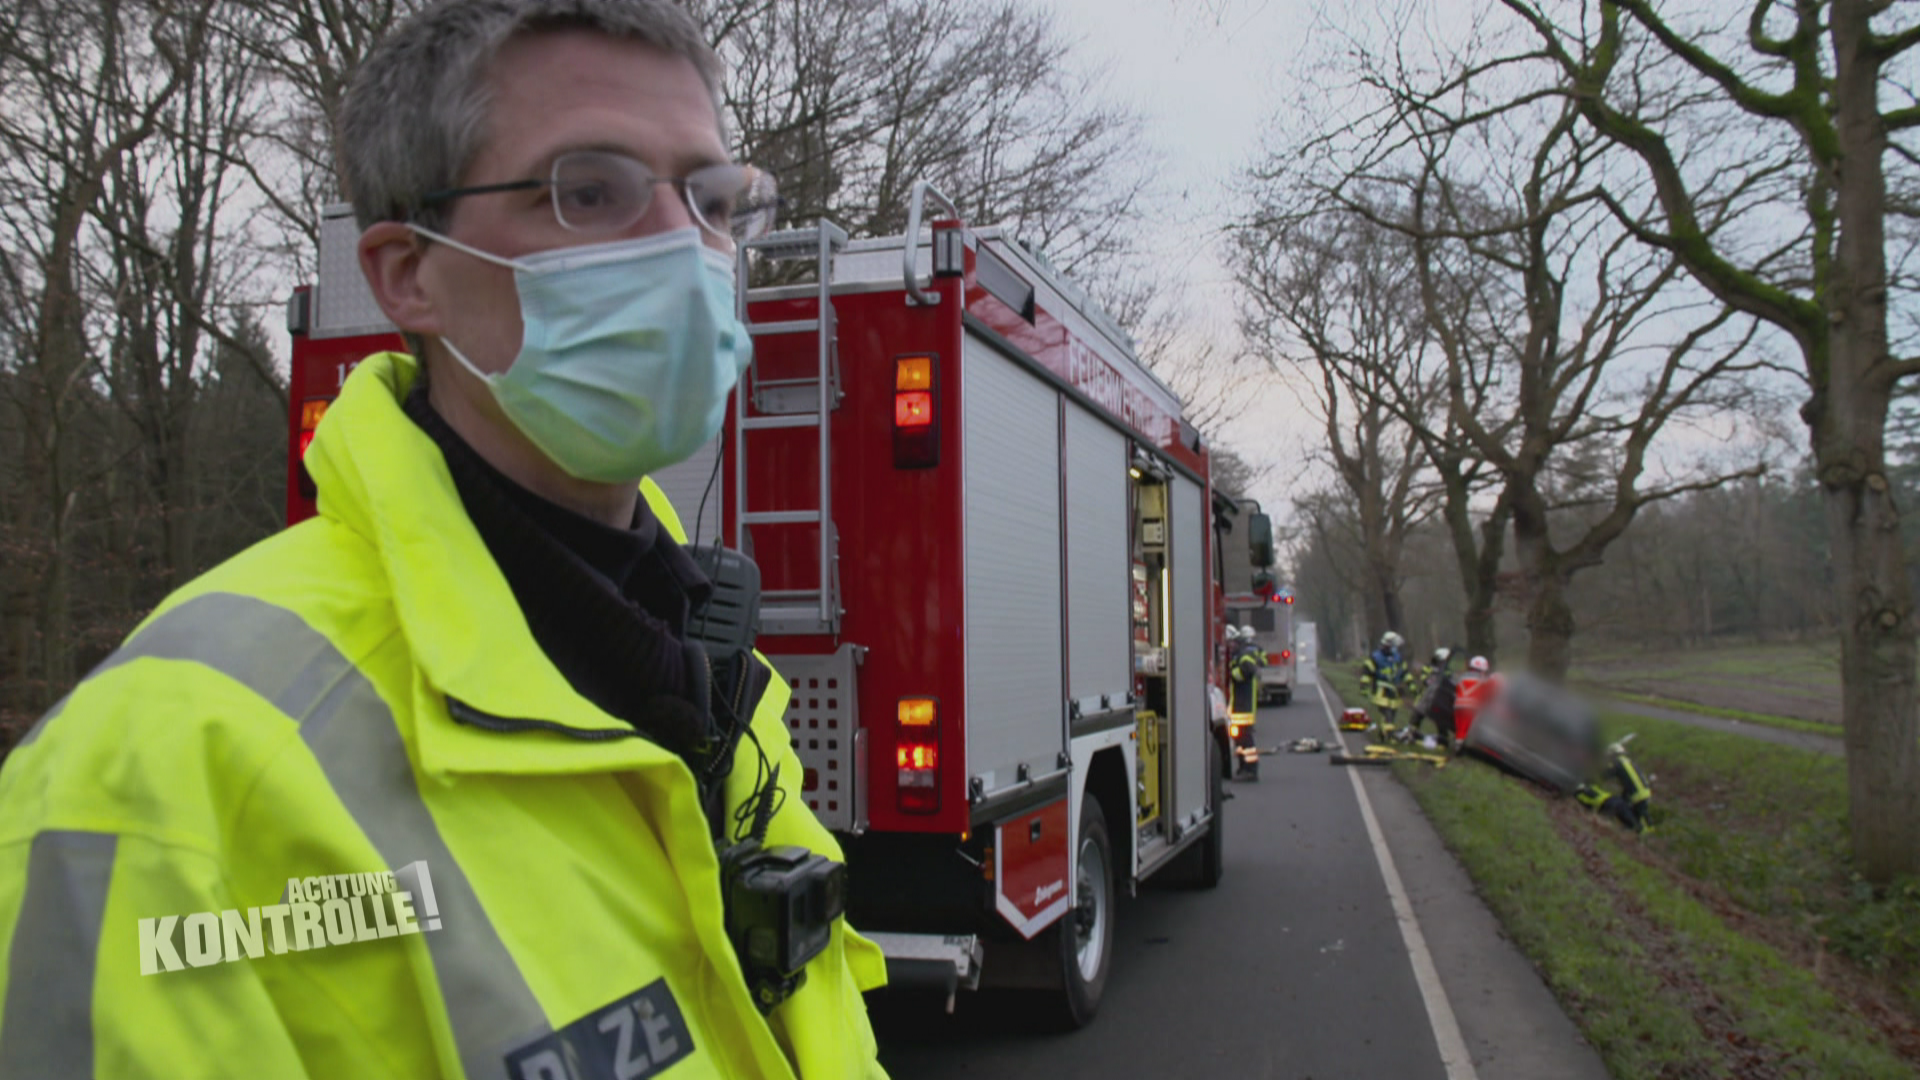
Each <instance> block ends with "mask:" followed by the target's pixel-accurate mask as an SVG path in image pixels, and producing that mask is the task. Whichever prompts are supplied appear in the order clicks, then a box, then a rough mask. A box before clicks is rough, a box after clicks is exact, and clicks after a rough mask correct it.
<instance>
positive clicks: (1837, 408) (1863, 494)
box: [1802, 0, 1920, 883]
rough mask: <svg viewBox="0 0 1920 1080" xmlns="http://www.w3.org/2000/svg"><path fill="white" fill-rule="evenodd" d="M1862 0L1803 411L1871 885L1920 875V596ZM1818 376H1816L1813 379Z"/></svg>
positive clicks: (1844, 25) (1845, 57)
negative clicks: (1890, 411)
mask: <svg viewBox="0 0 1920 1080" xmlns="http://www.w3.org/2000/svg"><path fill="white" fill-rule="evenodd" d="M1870 13H1871V6H1870V5H1869V4H1867V3H1866V2H1865V0H1844V2H1840V3H1836V4H1834V6H1833V9H1832V15H1831V18H1832V23H1831V25H1832V33H1833V42H1834V59H1835V70H1834V84H1833V96H1834V97H1833V100H1834V120H1835V126H1836V128H1837V129H1838V134H1839V137H1840V154H1839V155H1838V160H1839V165H1838V166H1837V167H1836V169H1835V177H1834V183H1835V191H1836V196H1837V197H1836V199H1835V206H1836V208H1837V210H1838V217H1839V219H1840V220H1839V223H1838V224H1839V230H1838V232H1839V238H1838V242H1837V250H1836V258H1835V260H1834V269H1833V275H1834V287H1833V288H1831V289H1829V290H1828V294H1827V297H1826V302H1827V310H1828V324H1829V326H1830V328H1831V332H1830V335H1829V337H1828V343H1829V354H1828V356H1827V357H1826V358H1825V360H1826V367H1827V371H1826V375H1827V377H1826V378H1825V379H1824V380H1817V381H1816V383H1815V386H1816V391H1815V393H1814V396H1813V397H1812V399H1811V400H1809V401H1808V402H1807V404H1806V406H1805V408H1804V409H1803V410H1802V416H1803V417H1804V418H1805V420H1806V421H1807V423H1808V425H1809V427H1810V428H1811V429H1812V435H1813V449H1814V461H1815V463H1816V465H1817V467H1818V469H1819V479H1820V486H1821V490H1822V492H1823V493H1824V496H1825V502H1826V511H1827V527H1828V530H1829V533H1830V534H1831V538H1832V546H1833V565H1834V568H1835V572H1836V576H1837V577H1838V578H1839V605H1838V609H1837V610H1836V612H1835V615H1836V616H1837V620H1838V622H1839V624H1840V676H1841V685H1842V697H1841V701H1842V713H1841V716H1842V722H1843V724H1844V727H1845V735H1846V746H1847V786H1848V817H1849V822H1850V825H1851V832H1852V837H1853V855H1854V860H1855V862H1856V864H1857V865H1858V867H1859V869H1860V871H1861V873H1862V874H1864V875H1865V876H1866V877H1867V879H1868V880H1871V881H1875V882H1882V883H1884V882H1888V881H1891V880H1892V879H1893V878H1894V877H1895V876H1897V875H1900V874H1907V873H1914V872H1920V747H1917V746H1916V739H1920V713H1917V712H1916V708H1920V699H1917V698H1916V685H1915V683H1916V679H1915V670H1914V665H1915V661H1916V654H1915V627H1914V611H1913V590H1912V587H1911V583H1910V581H1909V579H1908V576H1907V567H1906V561H1905V545H1904V544H1903V543H1902V540H1901V535H1900V511H1899V507H1898V506H1897V505H1896V504H1895V502H1894V498H1893V490H1892V485H1891V484H1890V483H1889V482H1888V480H1887V475H1886V452H1885V435H1886V416H1887V405H1888V400H1889V398H1890V397H1891V393H1892V389H1893V387H1892V381H1891V379H1889V378H1886V377H1885V376H1884V369H1883V365H1885V364H1886V363H1887V360H1888V337H1887V279H1886V256H1885V251H1886V247H1885V244H1886V234H1885V222H1884V217H1885V213H1886V177H1885V174H1884V173H1883V171H1882V166H1881V161H1882V158H1883V155H1884V154H1885V153H1886V129H1885V126H1884V121H1883V120H1882V118H1881V116H1880V112H1879V103H1878V90H1879V78H1880V60H1879V59H1878V58H1876V57H1875V56H1873V55H1872V50H1871V46H1870V41H1871V31H1870V28H1869V26H1868V19H1869V16H1870ZM1816 374H1818V370H1817V368H1816Z"/></svg>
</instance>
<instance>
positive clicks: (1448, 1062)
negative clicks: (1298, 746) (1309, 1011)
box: [1318, 683, 1479, 1080]
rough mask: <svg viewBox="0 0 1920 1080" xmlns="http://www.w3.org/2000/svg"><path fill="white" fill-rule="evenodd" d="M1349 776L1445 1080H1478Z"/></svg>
mask: <svg viewBox="0 0 1920 1080" xmlns="http://www.w3.org/2000/svg"><path fill="white" fill-rule="evenodd" d="M1318 689H1319V691H1320V704H1321V705H1322V706H1323V707H1325V709H1326V710H1327V726H1328V727H1330V728H1332V729H1333V742H1334V747H1335V748H1336V750H1337V751H1339V752H1344V750H1345V749H1346V740H1345V739H1343V738H1341V732H1340V722H1339V720H1337V719H1336V718H1335V717H1334V715H1333V702H1331V701H1329V700H1327V688H1326V685H1325V684H1324V683H1322V684H1320V685H1319V687H1318ZM1347 779H1349V780H1351V781H1353V796H1354V798H1356V799H1358V800H1360V818H1361V820H1362V821H1365V822H1366V823H1367V839H1369V840H1371V841H1373V855H1374V858H1375V859H1377V860H1378V861H1379V863H1380V876H1381V877H1382V878H1385V879H1386V882H1387V896H1388V897H1389V898H1391V899H1392V901H1393V916H1394V919H1395V920H1396V921H1397V922H1399V924H1400V939H1401V941H1403V942H1405V944H1406V946H1407V959H1409V960H1411V961H1412V962H1413V981H1414V982H1415V983H1417V984H1418V985H1419V987H1420V999H1421V1000H1422V1001H1424V1002H1425V1003H1426V1006H1427V1022H1428V1023H1429V1024H1430V1025H1432V1027H1433V1041H1434V1042H1435V1043H1438V1044H1439V1046H1440V1064H1441V1065H1443V1066H1445V1067H1446V1070H1447V1080H1479V1074H1477V1073H1475V1072H1474V1071H1473V1058H1472V1057H1470V1056H1468V1054H1467V1041H1466V1039H1464V1038H1462V1037H1461V1035H1460V1022H1459V1021H1458V1020H1457V1019H1455V1018H1454V1015H1453V1005H1452V1003H1450V1002H1449V1001H1448V1000H1447V991H1446V988H1445V987H1444V986H1441V985H1440V972H1439V971H1438V969H1436V968H1435V967H1434V966H1433V954H1432V953H1430V952H1428V951H1427V938H1426V935H1425V934H1422V933H1421V932H1420V920H1419V919H1418V918H1416V917H1415V916H1414V914H1413V904H1411V903H1410V902H1408V900H1407V890H1406V889H1405V888H1404V887H1403V886H1402V885H1401V884H1400V871H1398V870H1396V869H1394V865H1393V852H1391V851H1388V850H1387V838H1386V837H1385V836H1383V835H1382V834H1381V832H1380V822H1379V821H1378V820H1377V819H1375V818H1374V816H1373V803H1372V802H1371V801H1369V800H1368V798H1367V789H1366V787H1365V786H1364V785H1363V784H1361V782H1360V773H1359V770H1357V769H1354V768H1352V767H1348V768H1347Z"/></svg>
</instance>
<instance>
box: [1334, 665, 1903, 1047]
mask: <svg viewBox="0 0 1920 1080" xmlns="http://www.w3.org/2000/svg"><path fill="white" fill-rule="evenodd" d="M1328 674H1330V675H1331V676H1332V677H1331V679H1330V684H1331V685H1332V687H1333V688H1334V689H1336V690H1338V691H1339V692H1340V693H1341V695H1342V696H1343V697H1345V698H1347V699H1348V700H1354V701H1357V700H1358V695H1357V687H1356V686H1355V684H1354V680H1353V679H1352V677H1351V675H1350V674H1349V673H1346V672H1343V671H1338V670H1334V671H1331V672H1328ZM1604 724H1605V726H1606V731H1607V737H1608V738H1609V739H1611V738H1616V737H1618V736H1619V734H1621V733H1623V732H1624V731H1628V730H1631V731H1635V732H1637V733H1638V734H1639V737H1638V739H1636V741H1635V742H1634V743H1633V749H1634V752H1635V753H1634V760H1635V761H1636V763H1638V764H1639V765H1640V766H1641V767H1642V770H1643V771H1644V772H1646V773H1650V774H1652V775H1653V777H1654V780H1653V786H1654V805H1655V807H1656V814H1657V815H1658V817H1657V822H1658V825H1657V828H1656V830H1655V831H1654V832H1653V833H1652V834H1650V835H1648V836H1646V837H1639V838H1636V837H1634V836H1632V835H1631V834H1628V833H1626V832H1625V831H1624V830H1622V829H1620V828H1619V827H1618V826H1616V825H1613V824H1611V823H1608V822H1604V821H1601V820H1599V819H1597V818H1595V817H1593V816H1592V815H1590V814H1588V813H1587V812H1586V811H1585V810H1583V809H1582V808H1581V807H1580V806H1579V804H1577V803H1575V802H1573V801H1572V800H1564V799H1560V800H1556V799H1549V798H1547V797H1545V795H1544V794H1543V793H1542V792H1541V791H1540V790H1539V789H1537V788H1535V787H1533V786H1532V785H1529V784H1526V783H1524V782H1522V781H1519V780H1517V779H1514V778H1512V777H1509V776H1507V775H1505V774H1503V773H1501V772H1500V771H1498V770H1496V769H1494V768H1492V767H1490V766H1487V765H1485V764H1483V763H1480V762H1477V761H1474V760H1471V759H1469V760H1461V761H1456V762H1454V763H1452V764H1451V765H1450V766H1448V767H1447V768H1445V769H1440V770H1434V769H1432V768H1430V767H1428V766H1424V765H1419V766H1415V765H1407V764H1402V765H1400V766H1396V771H1397V772H1398V774H1399V775H1400V776H1401V778H1402V779H1403V780H1404V781H1405V782H1407V783H1408V785H1409V786H1410V787H1411V788H1412V790H1413V792H1414V795H1415V796H1416V798H1417V799H1418V800H1419V802H1420V804H1421V806H1422V807H1423V808H1424V809H1425V810H1426V812H1427V814H1428V816H1429V817H1430V818H1431V819H1432V820H1433V822H1434V824H1435V826H1436V827H1437V828H1438V829H1439V831H1440V833H1441V836H1442V837H1443V838H1444V839H1445V841H1446V843H1447V845H1448V847H1449V848H1451V849H1452V850H1453V852H1454V854H1455V855H1456V856H1457V857H1458V858H1459V859H1460V861H1461V863H1462V864H1463V865H1464V866H1465V867H1466V869H1467V872H1468V873H1469V875H1470V876H1471V877H1472V878H1473V880H1474V883H1475V886H1476V888H1477V889H1478V891H1479V892H1480V894H1481V896H1482V897H1483V898H1484V899H1485V900H1486V902H1487V904H1488V906H1489V907H1491V908H1492V909H1493V911H1494V913H1495V915H1496V916H1498V917H1499V918H1500V920H1501V922H1502V923H1503V925H1504V926H1505V927H1506V930H1507V933H1508V934H1509V935H1510V936H1511V937H1512V939H1513V940H1514V941H1515V942H1516V943H1517V944H1518V945H1519V946H1520V947H1521V948H1522V949H1523V950H1524V951H1525V952H1526V953H1527V955H1528V956H1529V957H1530V958H1531V959H1532V960H1533V962H1534V963H1535V965H1536V966H1537V967H1538V968H1539V969H1540V971H1541V973H1542V975H1543V976H1544V977H1545V979H1546V981H1547V983H1548V985H1549V986H1551V987H1552V988H1553V990H1554V992H1555V994H1556V995H1558V997H1559V998H1560V1000H1561V1001H1562V1003H1563V1004H1564V1005H1565V1006H1566V1007H1567V1011H1568V1013H1569V1015H1570V1016H1572V1017H1573V1019H1574V1020H1575V1022H1576V1023H1578V1024H1579V1025H1580V1027H1581V1029H1582V1031H1584V1032H1585V1034H1586V1036H1587V1038H1588V1040H1589V1041H1591V1042H1592V1043H1593V1044H1594V1046H1595V1047H1596V1048H1598V1049H1599V1051H1600V1053H1601V1055H1602V1057H1603V1058H1604V1059H1605V1060H1606V1062H1607V1065H1608V1068H1609V1069H1610V1070H1611V1071H1612V1073H1613V1074H1614V1075H1615V1076H1617V1077H1622V1078H1627V1077H1633V1078H1639V1077H1696V1076H1698V1077H1742V1078H1744V1077H1773V1076H1780V1077H1807V1078H1814V1077H1821V1078H1824V1077H1911V1076H1913V1075H1914V1074H1915V1064H1916V1063H1920V1026H1916V1024H1915V1016H1916V1014H1920V883H1909V884H1907V885H1906V886H1905V887H1904V888H1902V889H1896V890H1893V891H1892V892H1891V893H1888V894H1882V895H1877V896H1876V895H1875V894H1874V892H1873V891H1872V890H1870V889H1867V888H1865V887H1864V886H1863V885H1861V884H1860V883H1858V882H1857V881H1856V880H1855V879H1854V878H1853V877H1852V876H1851V874H1850V871H1849V869H1848V867H1847V864H1846V861H1845V858H1844V852H1845V829H1844V813H1845V774H1844V771H1843V765H1842V763H1841V762H1840V761H1839V760H1837V759H1834V758H1830V757H1824V756H1821V755H1817V754H1811V753H1807V752H1804V751H1799V750H1793V749H1790V748H1786V747H1780V746H1774V745H1771V744H1767V743H1762V742H1759V741H1757V740H1753V739H1746V738H1742V737H1740V736H1738V735H1731V734H1725V733H1721V732H1714V731H1706V730H1701V729H1697V728H1691V727H1687V726H1685V725H1681V724H1674V723H1669V722H1663V721H1658V720H1650V719H1645V718H1641V717H1630V716H1608V717H1606V718H1605V719H1604Z"/></svg>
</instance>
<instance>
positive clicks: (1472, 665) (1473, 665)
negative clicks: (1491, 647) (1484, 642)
mask: <svg viewBox="0 0 1920 1080" xmlns="http://www.w3.org/2000/svg"><path fill="white" fill-rule="evenodd" d="M1467 667H1468V669H1469V670H1472V671H1477V672H1479V673H1480V674H1482V675H1485V674H1486V673H1487V672H1488V671H1491V670H1492V669H1493V665H1491V664H1489V663H1487V658H1486V657H1484V656H1476V657H1474V658H1473V659H1471V660H1469V661H1467Z"/></svg>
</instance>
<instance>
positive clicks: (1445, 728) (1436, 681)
mask: <svg viewBox="0 0 1920 1080" xmlns="http://www.w3.org/2000/svg"><path fill="white" fill-rule="evenodd" d="M1454 697H1455V684H1454V679H1453V650H1452V649H1448V648H1439V649H1435V650H1433V656H1432V657H1430V658H1429V659H1428V661H1427V663H1426V664H1425V665H1424V666H1423V667H1421V669H1420V693H1419V696H1418V697H1416V698H1415V699H1414V703H1413V716H1412V723H1411V727H1412V734H1414V735H1418V734H1419V732H1420V726H1421V723H1422V721H1426V720H1431V721H1433V730H1434V735H1437V736H1438V737H1439V742H1440V743H1441V744H1442V745H1444V746H1445V747H1446V748H1447V749H1448V750H1449V751H1451V750H1452V749H1453V743H1454V736H1453V712H1454ZM1434 741H1435V740H1434V736H1427V738H1426V742H1427V745H1429V746H1432V745H1433V744H1434Z"/></svg>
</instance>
